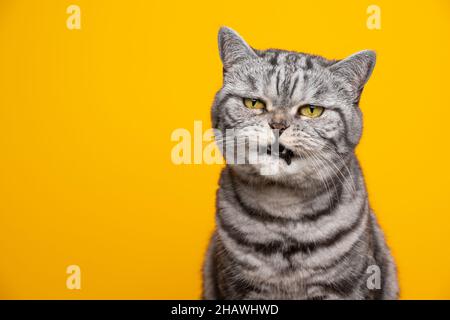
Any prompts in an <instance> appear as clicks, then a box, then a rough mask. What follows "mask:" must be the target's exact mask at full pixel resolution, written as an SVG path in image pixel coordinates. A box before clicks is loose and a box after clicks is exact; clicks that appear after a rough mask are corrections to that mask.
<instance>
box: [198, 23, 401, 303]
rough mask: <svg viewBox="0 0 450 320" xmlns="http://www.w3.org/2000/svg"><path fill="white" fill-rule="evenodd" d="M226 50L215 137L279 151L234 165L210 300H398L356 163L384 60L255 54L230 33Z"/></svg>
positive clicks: (221, 211)
mask: <svg viewBox="0 0 450 320" xmlns="http://www.w3.org/2000/svg"><path fill="white" fill-rule="evenodd" d="M218 40H219V51H220V58H221V60H222V64H223V86H222V88H221V89H220V90H219V91H218V92H217V94H216V96H215V99H214V103H213V106H212V112H211V114H212V124H213V128H214V129H216V130H218V131H221V132H224V131H225V130H227V129H244V128H245V129H246V130H236V131H235V132H236V134H235V135H236V136H232V137H230V136H224V137H221V138H220V139H222V140H227V139H228V140H230V139H235V138H236V137H237V136H239V134H242V135H245V136H246V137H252V136H257V135H261V133H262V135H261V136H267V137H268V138H267V139H266V140H264V139H262V140H261V141H260V142H259V143H260V144H264V145H265V146H268V145H270V144H272V143H273V142H274V140H276V142H277V143H278V144H279V149H280V150H279V152H277V153H270V152H267V153H266V154H265V155H264V154H263V155H262V160H261V161H259V162H258V163H256V164H251V163H244V164H233V163H232V161H231V163H228V160H229V159H226V160H227V165H226V166H225V167H224V169H223V170H222V172H221V176H220V181H219V189H218V191H217V199H216V225H217V226H216V229H215V231H214V233H213V235H212V237H211V240H210V243H209V246H208V249H207V252H206V258H205V262H204V266H203V293H202V297H203V298H204V299H397V298H398V294H399V287H398V282H397V270H396V265H395V263H394V260H393V258H392V256H391V254H390V251H389V248H388V247H387V245H386V242H385V239H384V236H383V232H382V231H381V229H380V227H379V225H378V223H377V221H376V218H375V216H374V213H373V212H372V210H371V208H370V206H369V202H368V196H367V191H366V187H365V182H364V178H363V175H362V172H361V168H360V166H359V163H358V160H357V158H356V156H355V153H354V149H355V147H356V146H357V144H358V142H359V140H360V137H361V133H362V113H361V110H360V108H359V100H360V96H361V93H362V90H363V88H364V85H365V84H366V82H367V80H368V79H369V77H370V75H371V73H372V70H373V68H374V65H375V61H376V55H375V52H373V51H370V50H366V51H361V52H358V53H356V54H353V55H351V56H349V57H348V58H346V59H343V60H328V59H325V58H323V57H321V56H317V55H311V54H305V53H298V52H294V51H286V50H278V49H268V50H257V49H254V48H252V47H250V46H249V45H248V44H247V43H246V42H245V40H244V39H243V38H242V37H241V36H240V35H239V34H238V33H237V32H235V31H234V30H232V29H230V28H227V27H222V28H221V29H220V31H219V37H218ZM238 138H239V137H238ZM226 142H227V143H228V142H230V141H226ZM268 150H270V147H269V149H268ZM224 156H225V158H227V157H226V155H224ZM264 167H272V168H273V167H276V169H277V170H276V171H274V172H275V173H273V174H262V173H261V172H262V171H261V170H262V169H263V168H264ZM369 277H372V278H369ZM374 277H375V278H374ZM376 277H378V278H376ZM377 281H378V282H377ZM377 283H378V284H377Z"/></svg>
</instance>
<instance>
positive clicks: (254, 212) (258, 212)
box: [229, 170, 347, 224]
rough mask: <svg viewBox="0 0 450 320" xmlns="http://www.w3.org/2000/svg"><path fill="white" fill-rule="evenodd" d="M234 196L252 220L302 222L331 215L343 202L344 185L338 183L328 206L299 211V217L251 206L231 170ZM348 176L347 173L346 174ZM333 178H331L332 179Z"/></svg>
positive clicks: (282, 222) (284, 222)
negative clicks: (243, 195)
mask: <svg viewBox="0 0 450 320" xmlns="http://www.w3.org/2000/svg"><path fill="white" fill-rule="evenodd" d="M344 174H347V171H346V170H345V172H344ZM229 176H230V180H231V184H232V189H233V194H234V198H235V199H236V201H237V203H238V204H239V206H240V207H241V208H242V209H243V210H242V211H243V212H244V214H245V215H246V216H247V217H249V218H250V219H252V220H257V221H259V222H263V223H267V222H268V223H278V224H290V223H302V222H310V223H311V222H316V221H317V220H319V219H320V218H322V217H324V216H326V215H331V214H332V213H334V211H335V210H336V208H337V206H338V204H339V203H340V202H341V198H342V194H343V189H344V188H343V186H342V184H341V183H337V187H335V188H334V192H333V196H332V197H331V201H330V202H329V204H328V206H327V207H326V208H323V209H321V210H319V211H316V212H314V213H311V214H308V215H303V216H301V214H300V213H298V216H299V218H287V217H280V216H274V215H272V214H270V213H269V212H267V211H266V210H264V209H261V208H258V209H256V208H253V207H251V206H249V205H248V204H247V203H246V202H245V201H244V200H243V199H242V198H241V196H240V195H239V193H238V192H237V188H236V181H235V178H234V175H233V173H231V172H230V174H229ZM344 178H346V175H345V176H344ZM330 180H331V179H330Z"/></svg>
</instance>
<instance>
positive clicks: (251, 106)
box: [243, 98, 266, 109]
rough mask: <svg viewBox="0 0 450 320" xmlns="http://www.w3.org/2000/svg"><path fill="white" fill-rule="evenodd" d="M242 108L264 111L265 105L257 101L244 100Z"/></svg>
mask: <svg viewBox="0 0 450 320" xmlns="http://www.w3.org/2000/svg"><path fill="white" fill-rule="evenodd" d="M243 101H244V106H246V107H247V108H249V109H264V108H265V107H266V105H265V104H264V102H262V101H261V100H259V99H250V98H244V100H243Z"/></svg>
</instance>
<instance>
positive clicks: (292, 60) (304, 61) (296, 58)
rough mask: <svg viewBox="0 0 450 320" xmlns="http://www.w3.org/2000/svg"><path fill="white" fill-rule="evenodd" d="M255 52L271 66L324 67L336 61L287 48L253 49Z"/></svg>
mask: <svg viewBox="0 0 450 320" xmlns="http://www.w3.org/2000/svg"><path fill="white" fill-rule="evenodd" d="M255 52H256V53H257V55H258V56H259V57H260V58H262V59H264V60H265V61H267V62H269V63H270V64H271V65H273V66H284V67H292V68H295V69H297V68H302V69H306V70H307V69H314V67H317V68H319V69H320V68H326V67H328V66H330V65H332V64H334V63H335V62H336V61H335V60H328V59H325V58H323V57H321V56H317V55H312V54H307V53H302V52H295V51H287V50H278V49H268V50H255Z"/></svg>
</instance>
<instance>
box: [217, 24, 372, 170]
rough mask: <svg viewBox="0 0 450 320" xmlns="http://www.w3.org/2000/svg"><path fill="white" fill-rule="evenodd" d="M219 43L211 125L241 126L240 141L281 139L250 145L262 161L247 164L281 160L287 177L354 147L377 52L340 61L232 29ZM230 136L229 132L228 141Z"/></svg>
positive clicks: (280, 166)
mask: <svg viewBox="0 0 450 320" xmlns="http://www.w3.org/2000/svg"><path fill="white" fill-rule="evenodd" d="M219 49H220V55H221V59H222V62H223V66H224V84H223V87H222V88H221V90H220V91H219V92H218V94H217V96H216V100H215V102H214V106H213V110H212V117H213V126H214V127H215V128H216V129H219V130H220V131H221V132H225V130H226V129H236V130H235V131H233V132H234V138H236V137H237V138H238V141H239V138H241V137H246V138H247V143H248V141H255V140H257V141H258V145H260V146H269V145H271V144H272V148H273V144H274V143H276V142H277V141H278V142H279V152H278V153H277V152H262V153H261V152H260V151H257V150H253V151H252V150H250V152H257V153H258V163H253V164H248V165H245V166H244V167H246V168H245V169H246V170H248V167H249V166H250V167H253V168H254V169H258V170H260V169H261V168H264V167H271V168H272V169H273V167H276V168H277V169H278V170H277V171H276V172H275V178H276V177H280V176H281V177H289V176H290V175H293V174H296V173H298V172H300V171H302V170H303V169H304V168H306V167H308V166H309V165H311V164H312V163H316V165H317V164H319V163H325V164H326V163H327V162H331V161H336V159H337V158H339V157H343V156H345V155H346V154H348V153H349V152H352V151H353V149H354V148H355V146H356V145H357V144H358V142H359V139H360V137H361V132H362V118H361V112H360V109H359V107H358V102H359V97H360V94H361V91H362V88H363V86H364V84H365V83H366V81H367V80H368V78H369V76H370V74H371V72H372V69H373V66H374V64H375V54H374V52H372V51H362V52H360V53H357V54H355V55H352V56H350V57H349V58H347V59H345V60H341V61H334V60H326V59H324V58H322V57H319V56H313V55H308V54H303V53H296V52H290V51H282V50H266V51H259V50H254V49H252V48H251V47H250V46H248V45H247V44H246V42H245V41H244V40H243V39H242V38H241V37H240V36H239V35H238V34H237V33H236V32H234V31H233V30H231V29H228V28H222V29H221V30H220V32H219ZM230 138H231V137H230V135H225V138H224V139H225V140H228V141H226V142H227V143H230V140H231V139H230ZM240 141H244V140H243V139H241V140H240ZM275 149H276V148H275ZM247 152H249V151H248V150H247ZM225 157H226V155H225ZM247 158H248V157H247ZM227 161H228V162H229V159H227Z"/></svg>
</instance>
